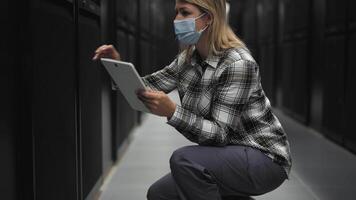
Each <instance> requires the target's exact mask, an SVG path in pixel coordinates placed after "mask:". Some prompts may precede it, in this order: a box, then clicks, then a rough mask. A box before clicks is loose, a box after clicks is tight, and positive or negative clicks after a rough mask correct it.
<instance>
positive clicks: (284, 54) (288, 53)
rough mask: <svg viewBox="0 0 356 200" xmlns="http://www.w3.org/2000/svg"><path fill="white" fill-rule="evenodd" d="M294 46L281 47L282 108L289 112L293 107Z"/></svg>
mask: <svg viewBox="0 0 356 200" xmlns="http://www.w3.org/2000/svg"><path fill="white" fill-rule="evenodd" d="M293 46H294V44H293V43H292V42H287V43H284V44H283V45H282V47H281V70H282V73H281V76H282V78H281V79H282V80H281V89H282V97H281V100H282V108H283V109H284V110H286V111H287V112H289V114H290V113H291V111H292V107H293V96H294V95H293V92H294V90H293V89H294V88H293V62H294V61H293V54H294V52H293V49H294V48H293Z"/></svg>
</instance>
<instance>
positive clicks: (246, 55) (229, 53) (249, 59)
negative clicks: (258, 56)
mask: <svg viewBox="0 0 356 200" xmlns="http://www.w3.org/2000/svg"><path fill="white" fill-rule="evenodd" d="M218 66H219V67H218V71H219V72H220V73H218V74H222V73H228V74H235V73H240V74H251V73H255V72H257V70H258V69H257V68H258V65H257V63H256V61H255V59H254V58H253V56H252V55H251V53H250V51H249V50H248V49H246V48H232V49H228V50H226V51H225V52H224V54H223V55H222V57H221V59H220V62H219V65H218Z"/></svg>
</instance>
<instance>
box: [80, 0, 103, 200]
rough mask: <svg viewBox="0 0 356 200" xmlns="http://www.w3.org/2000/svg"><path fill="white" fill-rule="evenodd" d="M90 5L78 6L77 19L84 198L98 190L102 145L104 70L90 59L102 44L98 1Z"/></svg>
mask: <svg viewBox="0 0 356 200" xmlns="http://www.w3.org/2000/svg"><path fill="white" fill-rule="evenodd" d="M88 2H90V1H88ZM88 2H87V3H88ZM91 3H93V2H91ZM91 8H93V9H91V10H90V9H86V8H85V7H82V6H81V7H80V9H79V18H78V72H79V105H80V116H79V117H80V133H81V135H80V136H81V143H80V144H81V148H80V150H81V152H80V153H81V158H82V164H81V165H82V182H83V197H84V198H86V197H88V195H89V196H90V192H91V191H92V190H93V192H94V193H95V190H97V189H98V188H94V187H95V185H96V184H97V183H100V181H101V174H102V148H103V147H102V136H103V134H102V121H101V119H102V113H101V111H102V110H101V107H102V102H101V74H102V70H104V69H103V68H102V66H101V65H100V64H99V62H93V61H92V57H93V55H94V50H95V49H96V48H97V47H98V46H100V45H101V34H100V33H101V30H100V16H98V15H97V13H96V12H95V10H97V9H99V8H98V5H97V4H94V3H93V4H92V6H91ZM95 8H97V9H95ZM96 192H97V191H96Z"/></svg>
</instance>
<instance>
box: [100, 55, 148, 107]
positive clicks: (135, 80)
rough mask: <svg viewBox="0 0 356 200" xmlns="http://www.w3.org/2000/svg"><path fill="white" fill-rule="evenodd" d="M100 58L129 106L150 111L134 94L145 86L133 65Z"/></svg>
mask: <svg viewBox="0 0 356 200" xmlns="http://www.w3.org/2000/svg"><path fill="white" fill-rule="evenodd" d="M100 60H101V62H102V63H103V65H104V67H105V69H106V70H107V71H108V73H109V74H110V76H111V78H112V79H113V81H114V82H115V83H116V85H117V86H118V87H119V89H120V91H121V93H122V94H123V95H124V97H125V98H126V100H127V102H128V103H129V104H130V106H131V107H132V108H133V109H135V110H139V111H143V112H150V111H149V110H148V108H147V107H146V106H145V104H144V103H143V102H142V101H141V100H140V99H139V98H138V97H137V95H136V92H137V91H138V90H142V89H143V90H145V89H146V86H145V84H144V83H143V81H142V79H141V77H140V75H139V74H138V73H137V71H136V69H135V67H134V65H133V64H132V63H129V62H123V61H118V60H114V59H110V58H101V59H100Z"/></svg>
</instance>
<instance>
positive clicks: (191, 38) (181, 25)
mask: <svg viewBox="0 0 356 200" xmlns="http://www.w3.org/2000/svg"><path fill="white" fill-rule="evenodd" d="M205 14H206V13H203V14H201V15H200V16H199V17H197V18H189V19H182V20H174V32H175V34H176V36H177V39H178V41H179V42H180V43H182V44H185V45H192V44H196V43H197V42H198V41H199V38H200V36H201V34H202V33H203V32H204V31H205V29H206V28H208V26H206V27H205V28H203V29H202V30H200V31H196V30H195V20H197V19H199V18H201V17H202V16H204V15H205Z"/></svg>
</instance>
